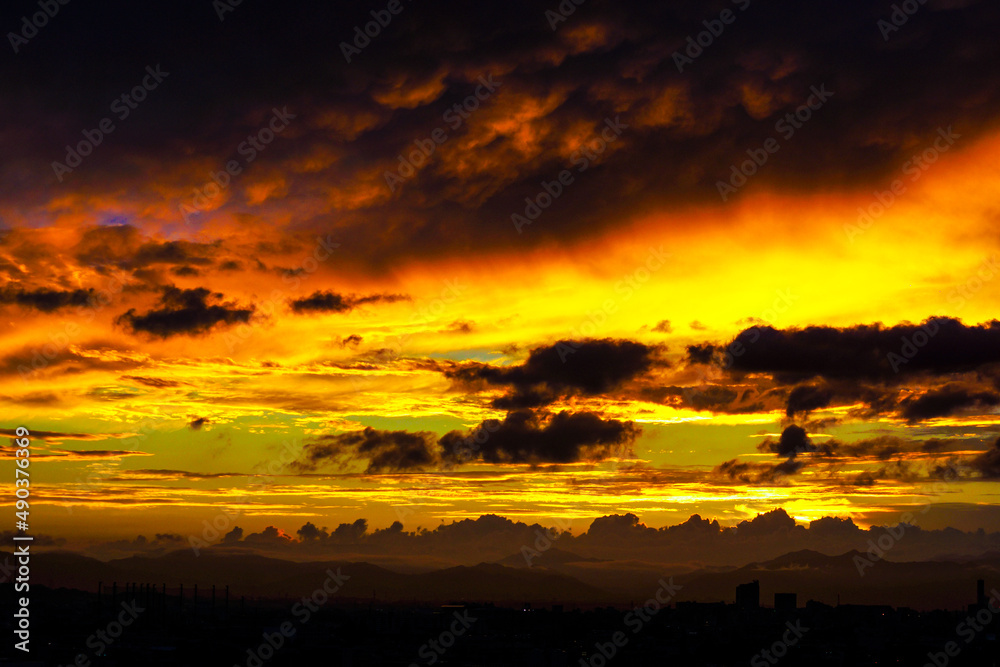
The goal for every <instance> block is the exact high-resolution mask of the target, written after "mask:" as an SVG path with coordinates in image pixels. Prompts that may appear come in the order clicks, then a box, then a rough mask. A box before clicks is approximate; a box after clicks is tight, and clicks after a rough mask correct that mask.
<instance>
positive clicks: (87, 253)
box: [74, 224, 221, 275]
mask: <svg viewBox="0 0 1000 667" xmlns="http://www.w3.org/2000/svg"><path fill="white" fill-rule="evenodd" d="M220 249H221V242H219V241H214V242H211V243H198V242H194V241H187V240H177V241H158V240H151V239H148V238H146V237H144V236H143V234H142V232H141V231H140V230H139V229H137V228H136V227H134V226H132V225H128V224H120V225H101V226H98V227H91V228H89V229H87V230H86V231H84V233H83V234H82V235H81V237H80V241H79V242H78V243H77V245H76V247H75V248H74V254H75V256H76V259H77V260H78V261H79V262H80V263H82V264H84V265H87V266H93V267H103V266H117V267H119V268H123V269H143V268H147V267H151V266H155V265H159V264H164V265H177V266H176V267H175V272H178V271H179V273H178V275H194V274H193V273H189V272H187V271H195V269H194V268H193V267H191V266H190V265H196V266H208V265H211V264H212V263H213V256H214V255H217V254H218V253H219V250H220Z"/></svg>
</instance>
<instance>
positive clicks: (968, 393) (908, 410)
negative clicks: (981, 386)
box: [900, 384, 1000, 423]
mask: <svg viewBox="0 0 1000 667" xmlns="http://www.w3.org/2000/svg"><path fill="white" fill-rule="evenodd" d="M996 405H1000V394H998V393H997V392H995V391H976V390H974V389H970V388H968V387H965V386H961V385H957V384H949V385H946V386H944V387H942V388H940V389H932V390H930V391H928V392H926V393H924V394H921V395H920V396H917V397H908V398H905V399H903V401H901V402H900V408H901V414H902V416H903V417H904V418H905V419H906V420H907V421H908V422H910V423H915V422H920V421H924V420H925V419H934V418H935V417H949V416H951V415H956V414H960V413H962V412H965V411H967V410H976V411H978V414H982V412H984V411H987V410H988V409H989V408H992V407H994V406H996Z"/></svg>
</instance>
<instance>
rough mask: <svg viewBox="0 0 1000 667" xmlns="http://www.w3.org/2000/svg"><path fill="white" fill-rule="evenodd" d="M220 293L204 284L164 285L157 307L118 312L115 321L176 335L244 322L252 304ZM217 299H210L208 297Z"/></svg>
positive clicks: (134, 329) (142, 330)
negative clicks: (240, 303) (233, 300)
mask: <svg viewBox="0 0 1000 667" xmlns="http://www.w3.org/2000/svg"><path fill="white" fill-rule="evenodd" d="M222 298H223V296H222V294H219V293H214V294H213V293H212V292H210V291H209V290H207V289H205V288H204V287H198V288H195V289H180V288H177V287H173V286H171V287H167V288H164V290H163V294H162V296H161V297H160V302H159V304H158V305H159V307H158V308H156V309H154V310H150V311H148V312H146V313H144V314H142V315H138V314H136V312H135V309H134V308H130V309H129V310H128V311H127V312H126V313H124V314H122V315H121V316H119V317H118V318H117V319H116V320H115V322H116V323H117V324H120V325H123V326H125V327H126V328H128V329H129V330H131V331H132V332H133V333H148V334H151V335H153V336H158V337H160V338H169V337H171V336H176V335H198V334H204V333H207V332H208V331H210V330H211V329H212V328H213V327H215V326H217V325H232V324H237V323H239V322H247V321H249V319H250V316H251V315H253V313H254V307H253V306H249V307H240V306H238V305H236V304H233V303H226V302H223V301H222ZM210 300H211V301H216V302H217V303H209V301H210Z"/></svg>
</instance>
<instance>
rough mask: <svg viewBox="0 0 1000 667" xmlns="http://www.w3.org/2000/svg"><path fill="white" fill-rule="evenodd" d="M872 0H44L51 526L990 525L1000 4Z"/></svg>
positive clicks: (34, 189)
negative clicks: (915, 5)
mask: <svg viewBox="0 0 1000 667" xmlns="http://www.w3.org/2000/svg"><path fill="white" fill-rule="evenodd" d="M891 4H892V3H889V2H885V3H879V2H876V3H871V2H860V1H858V2H854V1H851V2H833V1H832V0H831V1H828V2H820V3H793V2H790V1H789V2H784V1H782V2H769V3H764V2H760V1H759V0H752V1H751V0H739V1H736V0H734V1H733V2H730V1H729V0H726V1H724V2H723V1H715V2H709V3H696V2H684V3H669V4H665V3H656V2H638V1H637V2H630V3H625V4H622V3H616V2H611V1H607V2H604V1H601V0H587V2H584V3H582V4H580V5H576V4H574V3H571V2H569V1H568V0H567V2H564V3H562V7H564V9H563V10H562V11H565V7H573V8H574V11H573V12H572V13H571V14H565V15H564V14H560V13H559V12H560V9H559V7H560V6H559V5H557V3H556V2H554V1H553V2H552V3H549V4H545V3H530V2H509V1H508V2H486V3H475V4H463V5H461V6H460V5H457V4H454V3H442V2H434V1H432V0H418V1H417V2H412V3H411V2H410V1H409V0H401V1H400V3H399V4H396V5H394V4H393V3H389V5H390V6H393V7H397V8H399V9H400V11H399V12H398V13H395V14H392V13H387V14H378V13H379V12H383V11H385V12H388V11H389V10H388V9H386V5H385V4H384V3H361V2H348V3H333V4H331V5H330V6H328V7H323V8H320V9H318V10H317V9H315V8H311V9H309V10H306V9H304V8H297V7H292V6H287V5H281V4H276V3H263V2H259V1H257V0H246V1H245V2H243V3H241V4H239V5H238V6H235V7H229V6H228V5H226V7H227V9H226V10H220V9H219V8H218V6H222V5H224V3H222V2H219V3H215V5H213V3H211V2H208V1H207V0H204V1H202V2H180V3H162V4H161V5H159V6H158V7H157V8H155V9H152V8H150V7H146V6H140V5H136V4H135V3H121V2H112V3H102V4H100V5H99V6H94V5H87V4H79V5H78V4H77V3H70V4H68V5H64V6H60V9H59V11H58V14H56V15H55V16H53V17H52V18H51V19H49V20H48V22H47V24H46V25H45V26H44V27H41V28H39V29H38V30H37V34H36V35H35V36H33V37H31V38H30V39H27V40H26V42H24V43H18V44H17V45H16V46H14V45H12V46H11V50H10V51H9V52H8V53H7V54H6V55H5V56H4V57H3V58H2V59H0V71H2V74H3V76H2V80H3V81H4V89H5V93H4V97H5V102H4V105H3V107H2V109H0V117H2V125H0V127H2V128H3V129H2V130H0V147H2V156H3V157H2V159H0V176H2V177H0V274H2V280H3V286H2V288H0V309H2V315H3V316H2V318H0V322H2V330H0V357H2V361H0V372H2V373H3V376H4V377H3V385H2V388H0V401H2V403H3V413H4V419H3V427H4V429H5V432H7V433H11V432H12V431H13V429H14V428H16V427H18V426H24V427H26V428H28V429H29V430H30V431H31V432H32V434H33V455H32V488H33V494H34V504H33V506H32V532H34V533H40V534H46V535H52V536H59V537H62V538H65V539H67V540H69V541H70V542H80V541H86V540H103V539H107V540H111V539H120V538H131V537H134V536H135V535H136V534H138V533H140V532H145V533H146V534H150V535H151V534H152V533H154V532H157V533H172V534H179V535H181V536H189V535H201V534H202V533H203V525H204V524H203V521H208V522H211V521H212V520H213V519H215V518H217V517H219V516H220V513H222V512H225V513H228V516H230V517H232V516H238V521H236V522H235V523H234V522H233V520H231V519H228V518H227V519H226V520H225V521H224V523H225V525H226V530H228V529H229V528H231V527H232V526H234V525H236V523H238V524H239V525H240V526H241V527H242V528H243V529H245V530H247V531H248V532H249V531H260V530H262V529H263V528H265V527H266V526H275V527H277V528H278V529H280V530H283V531H285V532H287V533H288V534H290V535H291V534H294V533H295V531H296V530H297V529H298V528H299V527H300V526H301V525H303V524H304V523H306V522H312V523H313V524H315V525H317V526H323V527H329V528H331V529H332V528H333V527H336V526H337V525H339V524H341V523H352V522H354V521H355V520H357V519H360V518H364V519H367V521H368V525H369V526H370V527H371V528H373V529H375V528H379V529H381V528H386V527H388V526H390V524H392V523H393V522H394V521H401V522H402V523H403V526H404V529H405V530H407V531H413V530H416V529H417V528H418V527H423V528H434V527H436V526H438V525H440V524H441V523H442V522H445V523H448V522H450V521H454V520H461V519H466V518H476V517H479V516H480V515H483V514H497V515H500V516H504V517H508V518H511V519H520V520H524V521H538V522H541V523H543V524H549V523H551V522H553V521H557V520H558V521H571V523H572V527H573V530H574V532H577V533H579V532H583V531H585V530H586V529H587V527H588V526H589V525H590V523H591V521H593V520H594V519H595V518H598V517H602V516H606V515H612V514H625V513H634V514H636V515H637V516H638V517H640V519H641V520H642V521H643V522H644V523H645V524H647V525H649V526H654V527H660V526H665V525H671V524H678V523H681V522H683V521H685V520H686V519H687V518H688V517H690V516H691V515H692V514H696V513H697V514H700V515H701V516H702V517H704V518H708V519H718V521H719V522H720V524H722V525H734V524H736V523H738V522H739V521H742V520H746V519H750V518H753V517H754V516H756V515H757V514H758V513H762V512H767V511H770V510H773V509H776V508H784V510H785V511H786V512H787V513H788V514H789V515H790V516H792V517H793V518H794V519H795V520H796V521H798V522H800V523H803V524H807V523H808V522H810V521H813V520H816V519H819V518H821V517H824V516H836V517H850V518H852V519H853V521H854V522H855V523H856V524H857V525H859V526H862V527H868V526H870V525H885V524H895V523H897V522H899V521H900V516H901V515H902V513H903V512H905V511H907V510H908V509H912V508H914V507H919V506H923V505H925V504H927V503H933V504H934V507H935V509H934V511H932V512H929V513H928V514H927V515H926V517H925V518H924V519H923V521H922V524H921V525H923V526H925V527H928V528H944V527H956V528H960V529H962V530H966V531H973V530H976V529H979V528H984V529H986V530H987V531H998V530H1000V498H998V495H997V481H998V479H1000V322H998V321H997V319H996V318H997V315H998V312H997V307H998V305H1000V280H998V279H997V278H998V276H1000V234H998V230H1000V206H998V203H997V193H998V192H1000V123H998V122H997V121H998V119H1000V117H998V116H997V109H1000V75H998V73H997V70H996V64H997V62H1000V59H998V56H1000V52H998V51H1000V47H998V42H997V40H996V35H995V26H996V21H997V20H998V19H1000V7H998V6H997V5H996V3H992V2H988V1H986V0H981V1H979V2H976V1H975V0H940V1H935V0H929V1H928V2H927V3H926V4H924V5H920V8H919V9H918V10H917V11H916V13H914V14H913V15H912V16H908V17H906V21H905V22H903V23H901V24H900V25H895V24H892V25H893V27H895V28H898V30H889V29H886V28H885V25H883V24H880V21H882V22H883V23H884V22H886V21H889V22H890V23H891V21H892V20H893V19H892V18H891V16H892V13H893V9H892V7H891ZM36 10H37V6H36V4H33V3H28V2H20V3H16V6H15V7H13V8H12V9H11V11H10V12H9V16H8V18H7V25H6V28H7V30H10V31H15V32H16V31H18V30H19V29H20V28H21V25H20V23H19V22H18V19H19V17H20V16H22V15H30V14H31V13H32V12H34V11H36ZM371 12H376V14H377V16H376V18H378V16H382V17H383V18H384V17H385V16H390V17H391V20H389V21H388V24H387V25H385V26H384V27H383V26H379V25H378V24H374V25H376V27H377V28H378V30H377V34H375V36H373V37H370V38H368V39H367V40H362V39H359V38H357V35H358V34H363V30H364V28H363V26H365V24H366V23H371V22H372V21H374V20H375V19H373V15H372V13H371ZM547 12H548V13H547ZM897 18H899V17H897ZM728 19H731V20H728ZM706 22H707V23H706ZM356 26H359V27H360V28H359V30H358V31H356V30H355V27H356ZM720 26H721V27H720ZM712 28H714V29H716V32H718V31H719V30H721V32H720V33H719V34H717V35H713V34H712V33H711V32H708V31H710V29H712ZM5 32H6V31H5ZM371 32H376V31H375V30H374V29H373V30H372V31H371ZM699 33H706V34H707V35H708V37H707V38H706V37H702V41H701V44H702V46H701V47H699V49H700V51H698V50H697V49H692V48H691V46H690V45H691V44H692V43H694V44H696V45H697V44H698V35H699ZM689 36H690V37H692V42H689V41H688V37H689ZM356 40H357V41H356ZM8 41H9V38H8ZM15 41H16V40H15ZM705 43H707V46H706V45H705ZM344 44H346V45H348V46H347V47H345V46H344ZM351 47H353V48H351ZM696 52H697V55H692V54H695V53H696ZM345 54H346V55H345ZM678 54H680V57H679V56H678ZM348 59H349V62H348ZM679 70H681V71H679ZM137 91H138V92H137ZM123 95H124V96H126V97H125V98H123ZM140 98H141V100H140ZM103 119H110V120H109V121H108V122H107V123H104V124H103V127H104V128H107V127H110V126H112V125H113V130H112V131H110V132H107V131H105V130H102V129H101V128H102V121H103ZM95 138H96V139H99V141H95V140H94V139H95ZM94 144H96V145H94ZM81 145H82V148H81ZM431 149H433V150H431ZM84 153H86V155H84ZM754 160H756V162H755V161H754ZM57 163H58V164H57ZM227 169H228V170H229V171H227ZM741 172H742V173H741ZM747 174H751V175H749V176H747ZM477 437H478V444H476V446H475V447H472V448H469V447H468V444H469V443H470V442H477ZM468 438H472V440H467V439H468ZM5 455H6V456H7V457H8V458H11V457H12V456H13V454H12V447H11V445H10V443H9V442H8V445H7V452H6V454H5ZM222 516H226V515H225V514H223V515H222Z"/></svg>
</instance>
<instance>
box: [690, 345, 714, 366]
mask: <svg viewBox="0 0 1000 667" xmlns="http://www.w3.org/2000/svg"><path fill="white" fill-rule="evenodd" d="M715 352H716V348H715V346H714V345H711V344H701V345H688V347H687V359H688V363H691V364H702V365H704V364H709V363H711V362H712V358H713V357H714V356H715Z"/></svg>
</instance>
